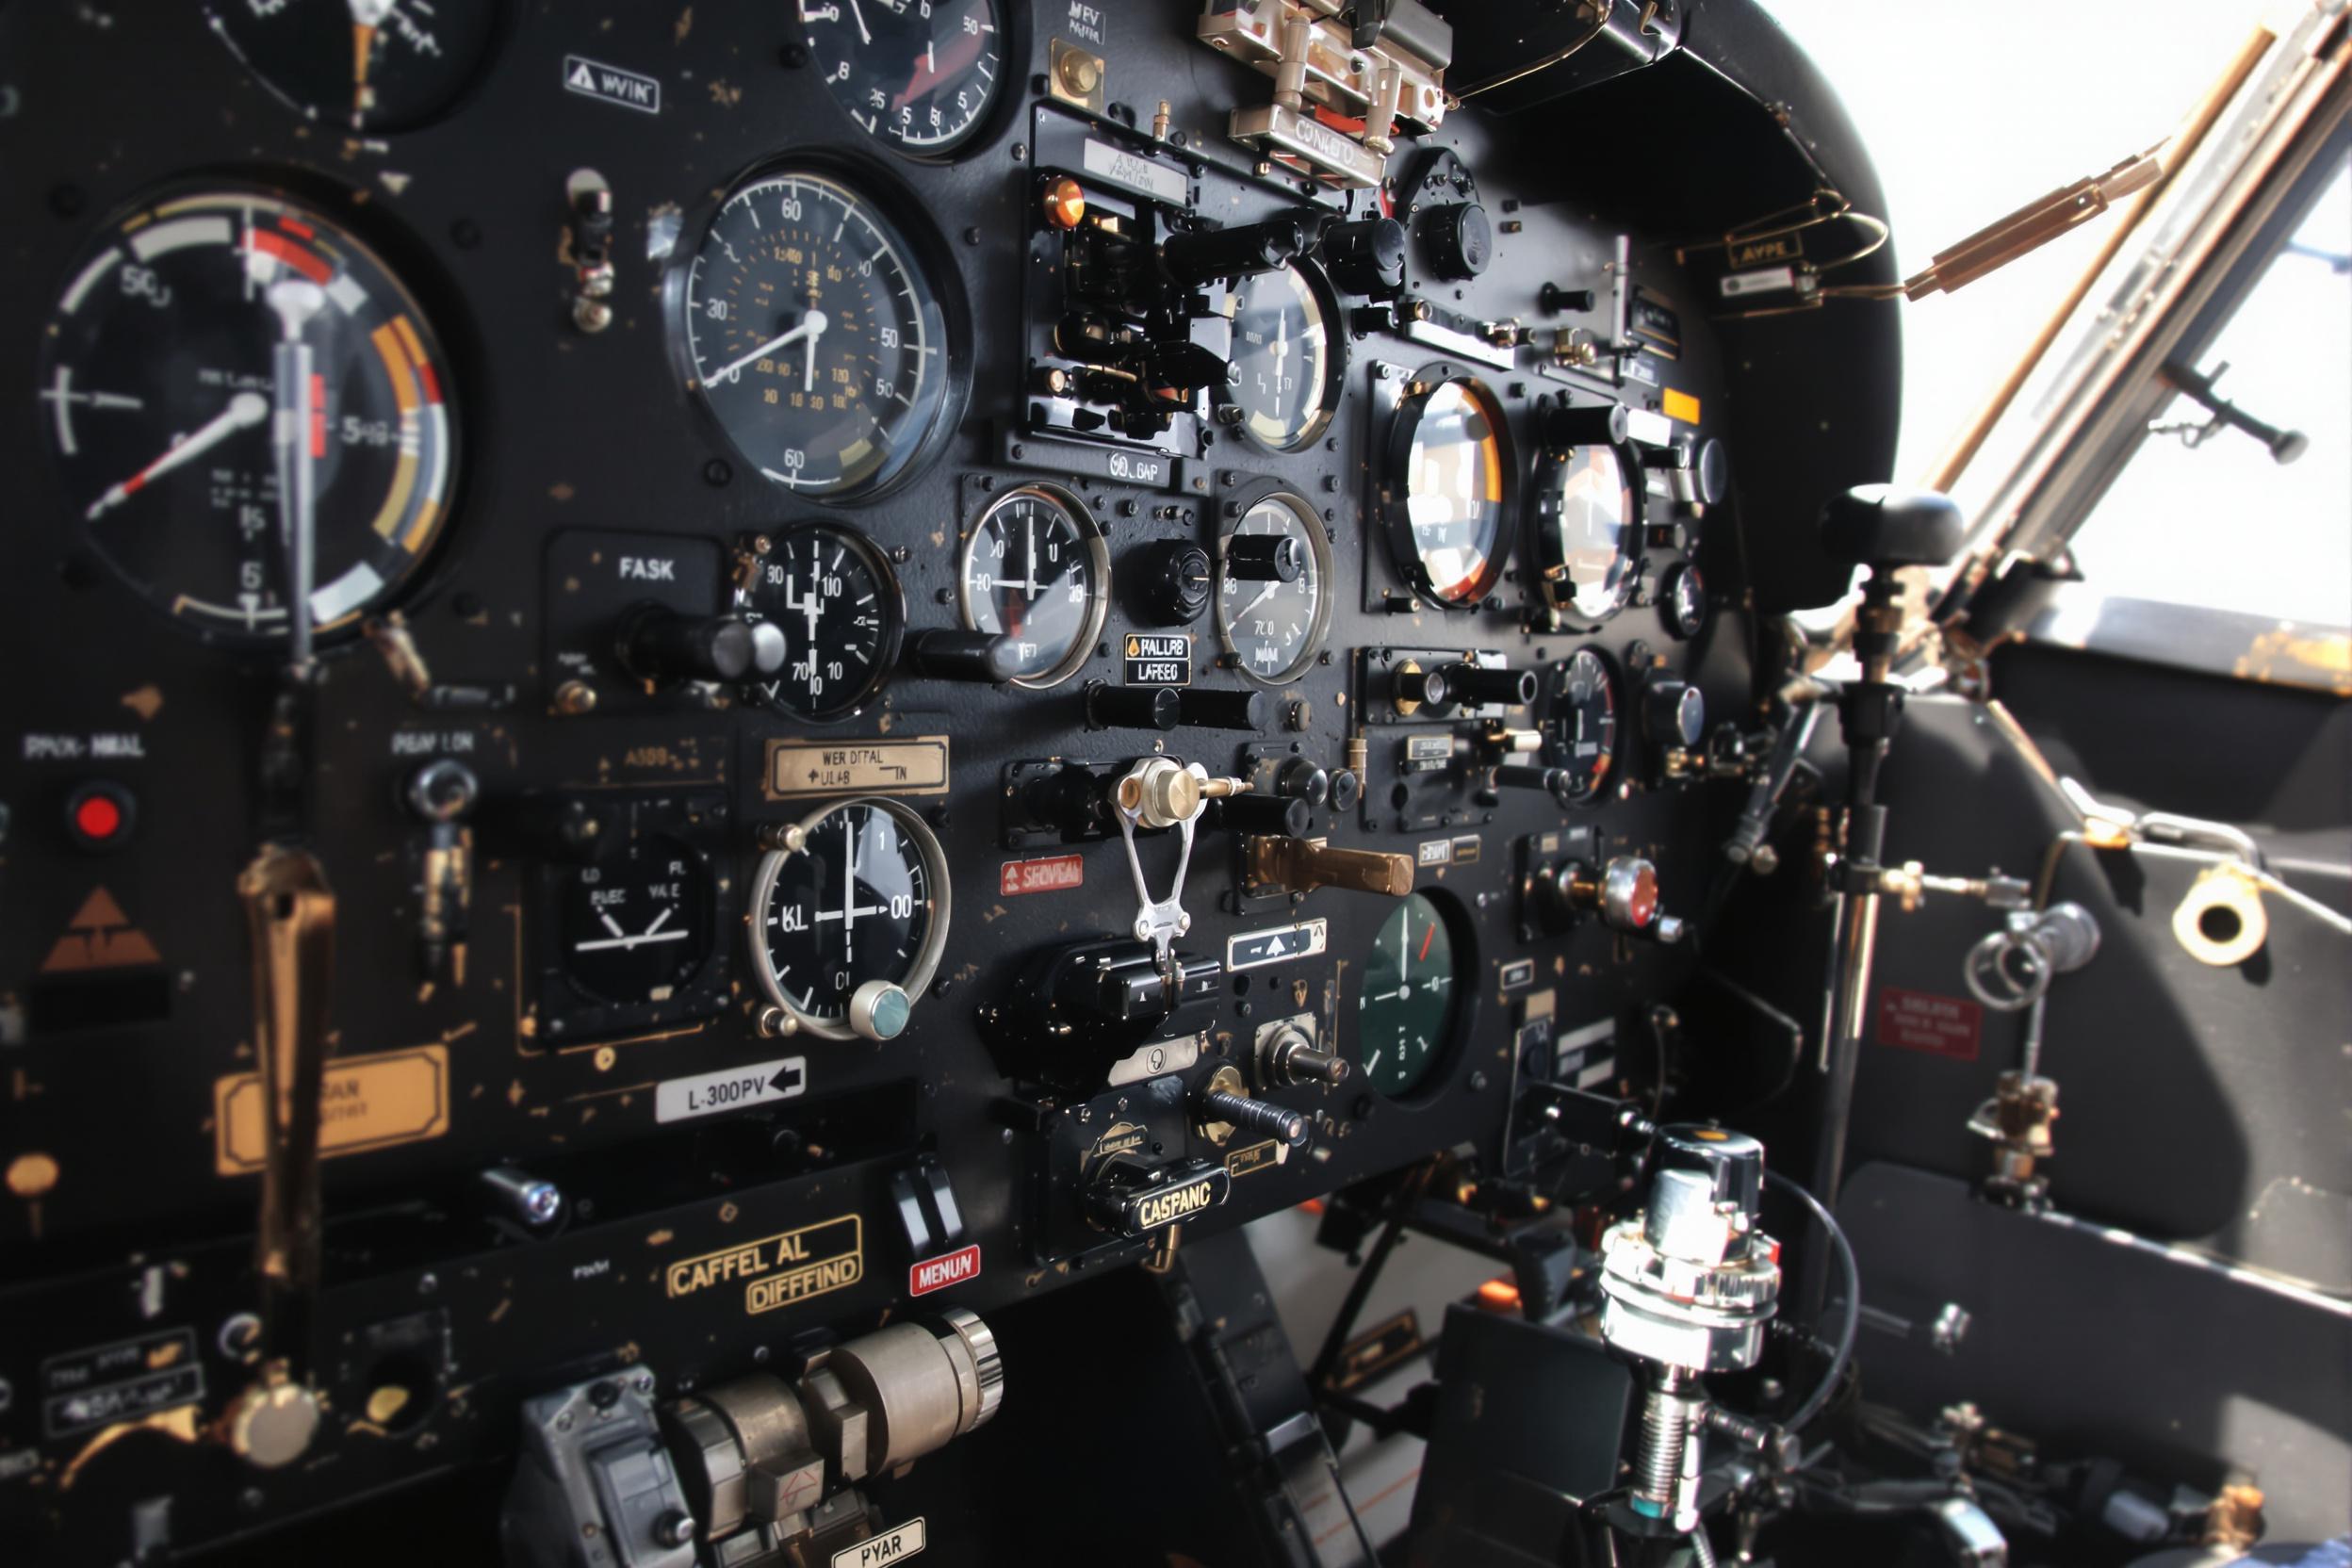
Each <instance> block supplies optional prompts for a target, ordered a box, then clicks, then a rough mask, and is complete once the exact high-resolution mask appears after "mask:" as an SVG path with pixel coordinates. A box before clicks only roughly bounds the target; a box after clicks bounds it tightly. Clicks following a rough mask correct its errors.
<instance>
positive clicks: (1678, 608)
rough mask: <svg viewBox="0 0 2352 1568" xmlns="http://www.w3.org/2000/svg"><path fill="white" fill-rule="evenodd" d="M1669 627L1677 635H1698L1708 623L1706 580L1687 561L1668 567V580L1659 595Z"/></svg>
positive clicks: (1667, 626) (1662, 612) (1662, 610)
mask: <svg viewBox="0 0 2352 1568" xmlns="http://www.w3.org/2000/svg"><path fill="white" fill-rule="evenodd" d="M1658 613H1659V614H1660V615H1662V616H1663V617H1665V621H1666V629H1667V630H1669V631H1671V632H1673V633H1674V635H1675V636H1677V637H1696V636H1697V635H1698V634H1699V631H1700V629H1701V628H1703V627H1705V626H1706V625H1707V581H1706V580H1705V579H1703V578H1701V577H1700V576H1699V569H1698V568H1697V567H1696V566H1693V565H1692V564H1691V563H1689V562H1688V561H1677V562H1675V563H1674V564H1673V565H1672V566H1669V567H1668V568H1666V581H1665V583H1664V584H1663V589H1662V591H1661V592H1660V593H1659V595H1658Z"/></svg>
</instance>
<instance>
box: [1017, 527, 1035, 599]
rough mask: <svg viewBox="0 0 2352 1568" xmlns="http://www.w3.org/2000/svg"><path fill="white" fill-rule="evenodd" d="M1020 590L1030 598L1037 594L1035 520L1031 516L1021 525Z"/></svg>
mask: <svg viewBox="0 0 2352 1568" xmlns="http://www.w3.org/2000/svg"><path fill="white" fill-rule="evenodd" d="M1021 592H1022V593H1023V594H1025V595H1027V596H1029V597H1030V598H1031V599H1032V600H1035V599H1036V598H1037V593H1038V589H1037V519H1036V518H1034V517H1032V518H1030V519H1029V520H1028V521H1027V522H1025V523H1023V524H1022V525H1021Z"/></svg>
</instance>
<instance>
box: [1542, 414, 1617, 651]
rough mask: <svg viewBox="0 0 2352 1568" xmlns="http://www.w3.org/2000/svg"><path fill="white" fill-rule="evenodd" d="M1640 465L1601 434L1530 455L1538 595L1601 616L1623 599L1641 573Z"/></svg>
mask: <svg viewBox="0 0 2352 1568" xmlns="http://www.w3.org/2000/svg"><path fill="white" fill-rule="evenodd" d="M1640 471H1641V470H1640V467H1639V466H1638V465H1637V464H1636V463H1635V462H1634V461H1633V460H1632V459H1631V457H1630V456H1628V455H1627V454H1626V453H1625V452H1623V451H1621V450H1619V449H1617V448H1615V447H1613V446H1610V445H1609V444H1608V443H1606V442H1593V443H1591V444H1588V445H1586V446H1582V447H1571V448H1567V449H1561V450H1553V451H1546V452H1545V453H1544V455H1543V456H1542V458H1540V459H1539V460H1538V461H1537V464H1536V470H1535V479H1536V498H1535V519H1534V531H1535V556H1536V570H1537V572H1538V574H1539V581H1540V582H1541V584H1542V586H1543V592H1544V597H1545V599H1547V600H1548V601H1549V602H1550V603H1551V604H1552V605H1554V606H1555V607H1557V608H1559V609H1561V610H1567V611H1572V612H1574V613H1576V614H1577V615H1578V616H1581V617H1582V618H1583V619H1585V620H1588V621H1592V622H1595V623H1598V622H1601V621H1605V620H1607V619H1609V617H1610V616H1611V615H1614V614H1616V613H1617V612H1618V611H1620V610H1623V609H1624V608H1625V601H1626V600H1627V599H1629V598H1631V597H1632V596H1633V588H1634V584H1635V583H1636V582H1637V581H1639V580H1640V579H1641V575H1642V507H1641V498H1640V497H1641V492H1640V490H1639V489H1638V487H1637V485H1636V482H1635V477H1634V476H1636V475H1638V474H1639V473H1640Z"/></svg>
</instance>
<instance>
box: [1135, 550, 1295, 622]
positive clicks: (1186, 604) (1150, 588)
mask: <svg viewBox="0 0 2352 1568" xmlns="http://www.w3.org/2000/svg"><path fill="white" fill-rule="evenodd" d="M1266 537H1267V538H1268V539H1276V538H1279V539H1281V540H1282V543H1284V544H1296V543H1298V541H1296V540H1294V539H1291V538H1290V537H1288V536H1287V535H1277V534H1269V535H1267V536H1266ZM1141 565H1142V569H1141V570H1140V571H1139V572H1138V573H1137V574H1136V577H1135V581H1136V585H1137V591H1138V592H1139V593H1140V594H1141V595H1142V596H1143V603H1144V608H1145V610H1146V612H1147V613H1150V614H1151V615H1152V617H1153V620H1152V624H1153V625H1154V626H1189V625H1191V624H1192V623H1193V622H1194V621H1197V620H1199V619H1200V618H1201V611H1203V610H1206V609H1207V608H1208V607H1209V588H1210V585H1211V583H1212V581H1213V580H1214V579H1215V575H1216V573H1215V568H1214V567H1213V566H1212V565H1211V564H1210V562H1209V552H1208V551H1206V550H1204V549H1202V548H1201V547H1200V546H1198V545H1196V544H1193V543H1192V542H1191V541H1189V540H1185V539H1163V540H1160V541H1159V542H1158V543H1156V544H1154V545H1152V547H1150V548H1148V549H1146V550H1145V551H1144V552H1143V560H1142V564H1141Z"/></svg>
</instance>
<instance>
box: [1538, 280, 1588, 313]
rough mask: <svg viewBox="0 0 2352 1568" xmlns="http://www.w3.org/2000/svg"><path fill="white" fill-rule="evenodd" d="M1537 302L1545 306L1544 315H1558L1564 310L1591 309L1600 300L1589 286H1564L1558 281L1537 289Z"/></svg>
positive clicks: (1580, 310)
mask: <svg viewBox="0 0 2352 1568" xmlns="http://www.w3.org/2000/svg"><path fill="white" fill-rule="evenodd" d="M1535 302H1536V303H1537V304H1539V305H1541V306H1543V307H1544V315H1546V316H1558V315H1559V314H1560V312H1562V311H1564V310H1573V311H1579V312H1582V311H1589V310H1591V309H1593V307H1594V306H1595V305H1597V304H1599V303H1600V300H1599V297H1598V296H1596V295H1595V294H1594V293H1593V290H1591V289H1589V288H1562V287H1560V285H1558V284H1556V283H1547V284H1545V285H1544V286H1543V287H1542V288H1540V289H1538V290H1536V295H1535Z"/></svg>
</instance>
